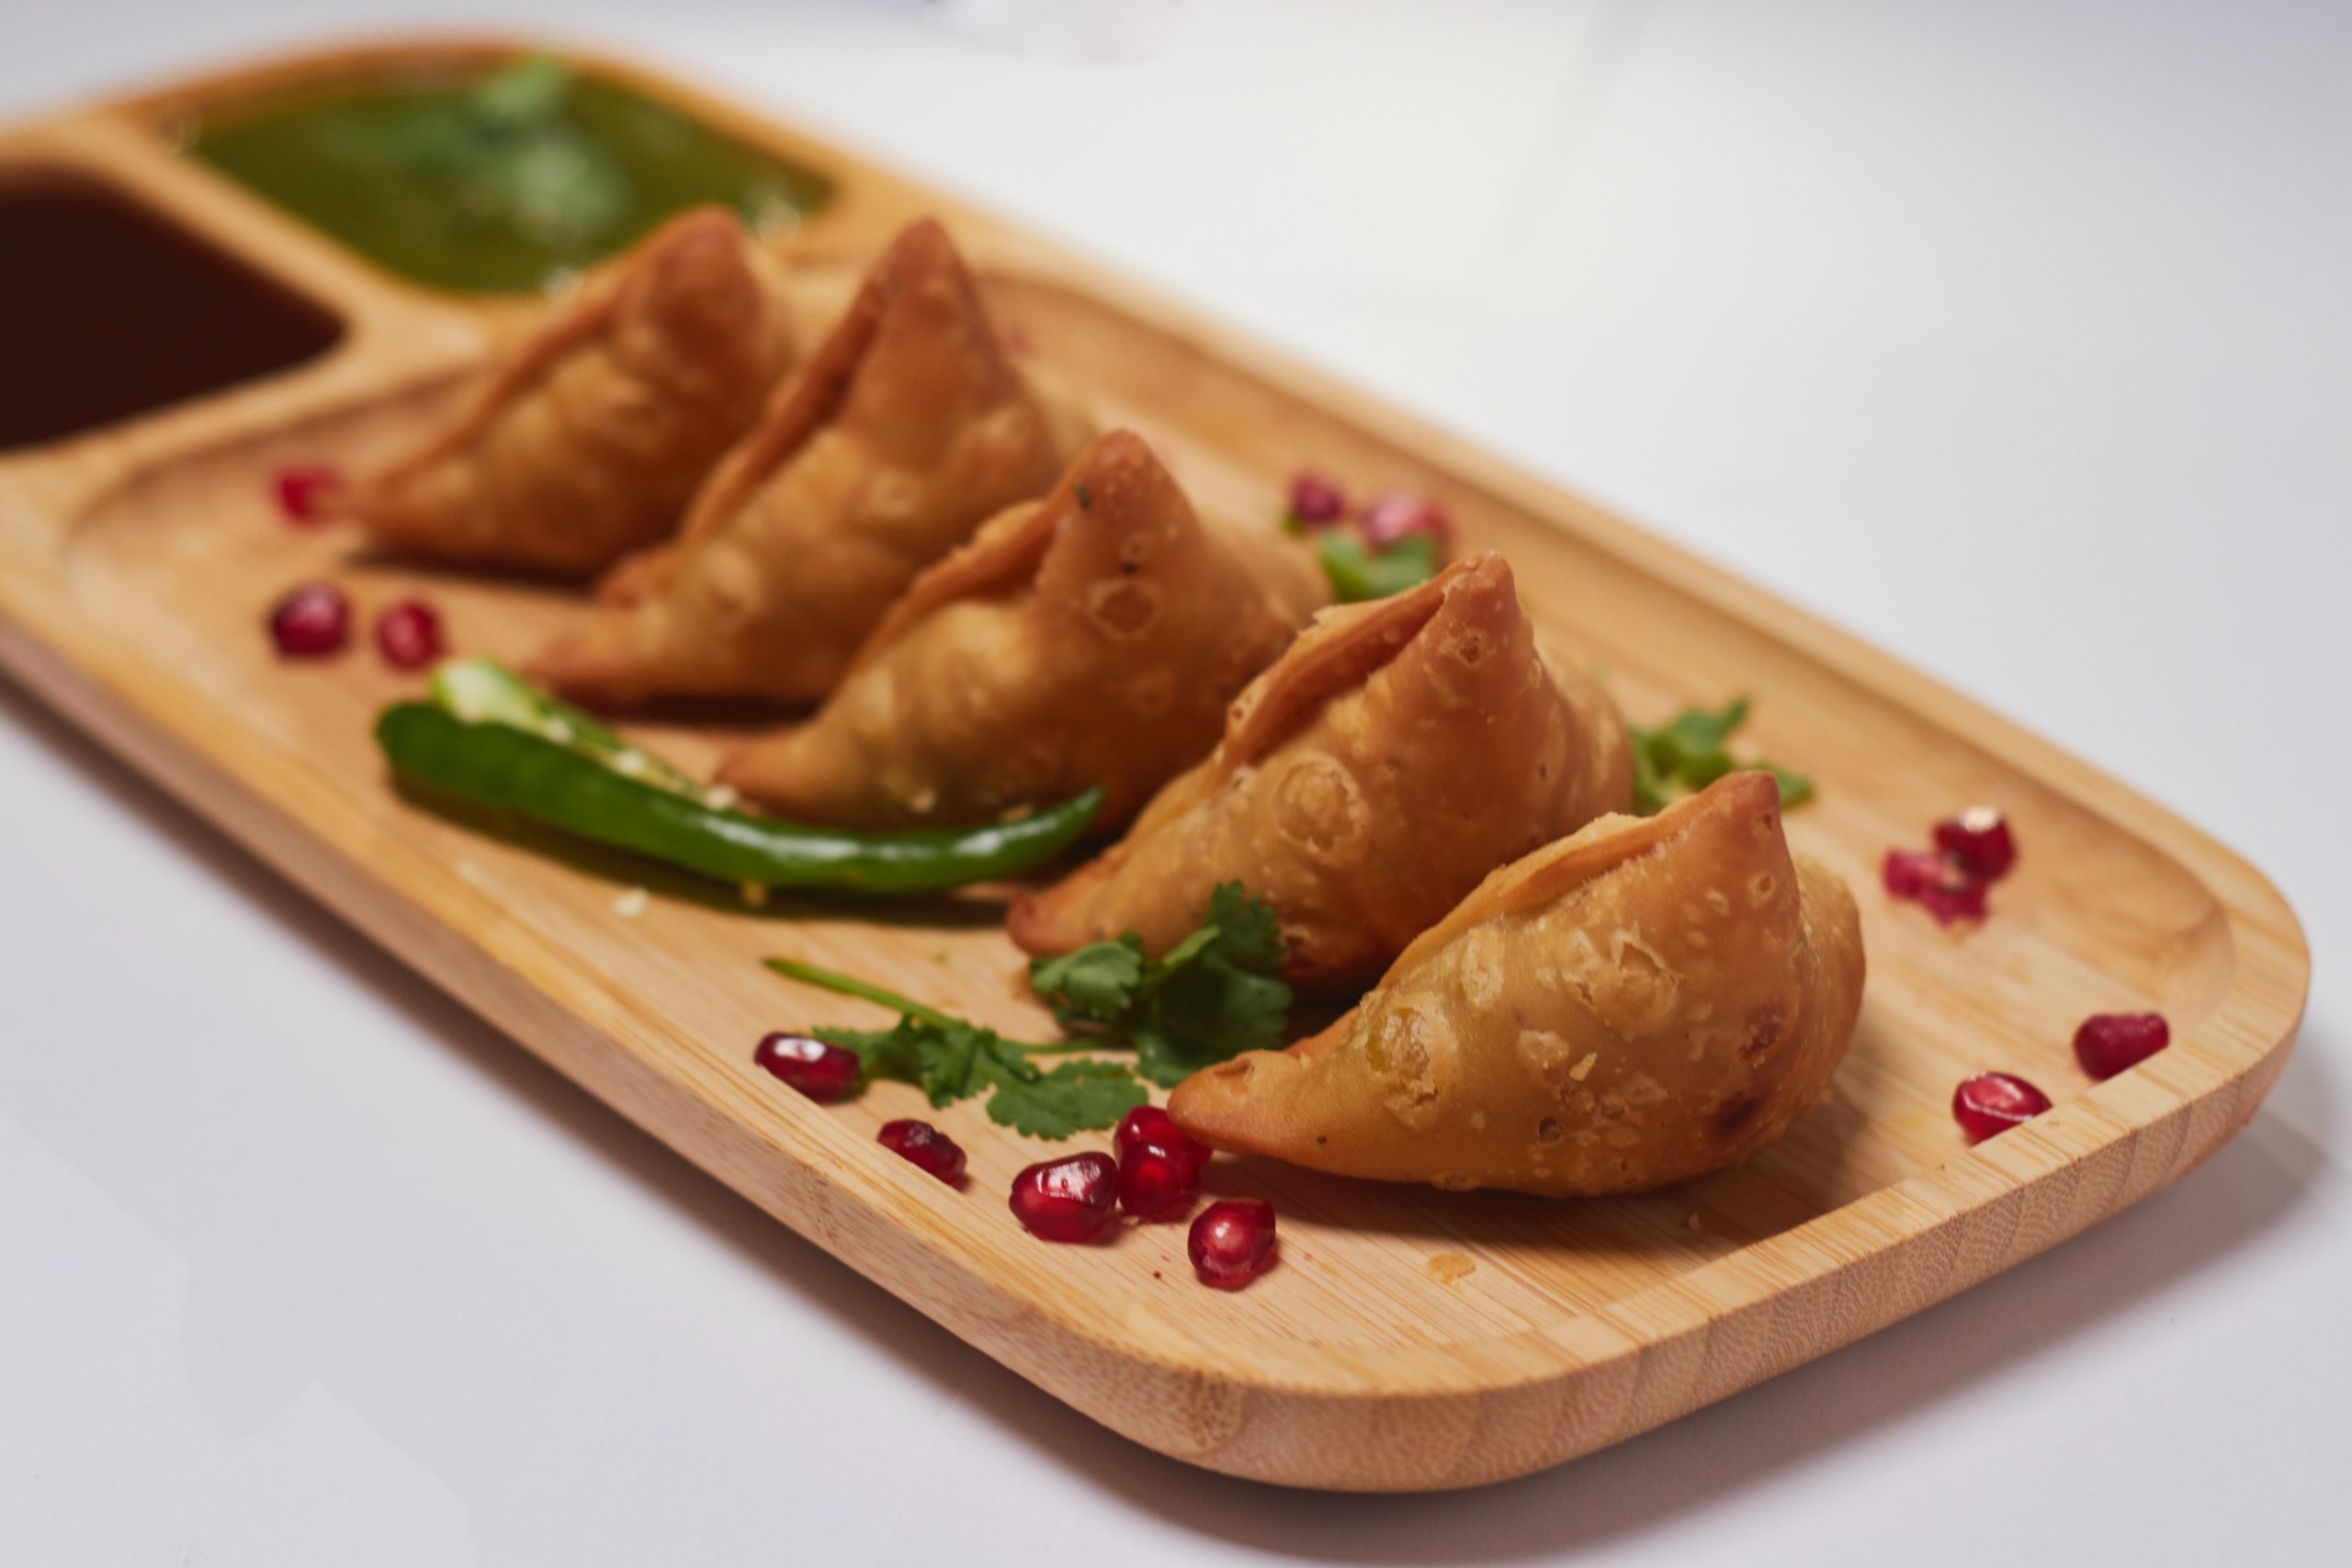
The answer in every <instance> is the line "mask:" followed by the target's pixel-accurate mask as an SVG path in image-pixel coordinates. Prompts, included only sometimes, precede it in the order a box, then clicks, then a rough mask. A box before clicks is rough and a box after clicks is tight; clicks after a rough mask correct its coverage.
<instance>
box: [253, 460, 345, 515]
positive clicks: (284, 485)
mask: <svg viewBox="0 0 2352 1568" xmlns="http://www.w3.org/2000/svg"><path fill="white" fill-rule="evenodd" d="M269 488H270V491H271V493H273V494H274V495H276V496H277V510H278V511H279V512H281V513H285V515H286V520H287V521H288V523H294V524H300V525H309V524H312V523H316V522H317V521H318V520H319V518H320V517H321V515H322V514H323V513H325V511H326V501H327V498H328V497H329V496H331V495H333V494H334V492H335V491H339V490H341V489H342V488H343V473H342V470H340V469H338V468H329V467H327V466H326V465H325V464H323V463H289V464H288V465H287V466H286V467H285V468H280V469H278V470H277V473H275V474H273V475H272V476H270V481H269Z"/></svg>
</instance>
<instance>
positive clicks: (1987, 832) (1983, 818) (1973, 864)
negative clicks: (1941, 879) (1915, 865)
mask: <svg viewBox="0 0 2352 1568" xmlns="http://www.w3.org/2000/svg"><path fill="white" fill-rule="evenodd" d="M1936 848H1938V849H1939V850H1941V851H1943V852H1944V853H1946V854H1948V855H1950V856H1951V858H1952V860H1953V862H1954V863H1956V864H1958V865H1959V867H1960V869H1961V870H1962V871H1964V872H1966V873H1968V874H1969V875H1971V876H1973V877H1974V878H1976V879H1977V880H1978V881H1979V882H1998V881H2000V880H2001V878H2003V877H2005V876H2007V875H2008V874H2009V867H2011V866H2013V865H2015V864H2017V862H2018V846H2017V840H2015V839H2013V838H2011V837H2010V836H2009V823H2008V819H2007V818H2005V817H2003V816H2002V815H2001V814H2000V813H1999V812H1998V811H1996V810H1995V809H1993V807H1989V806H1972V807H1969V808H1968V809H1967V810H1965V811H1963V812H1962V813H1961V814H1960V815H1959V816H1957V817H1952V818H1946V819H1945V820H1943V821H1941V822H1939V823H1937V824H1936Z"/></svg>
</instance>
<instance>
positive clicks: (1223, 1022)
mask: <svg viewBox="0 0 2352 1568" xmlns="http://www.w3.org/2000/svg"><path fill="white" fill-rule="evenodd" d="M766 963H767V966H768V967H769V968H771V969H773V970H775V972H776V973H777V974H779V975H782V976H786V977H787V978H790V979H794V980H799V981H802V982H804V983H805V984H808V985H811V986H820V987H823V988H824V989H826V990H829V991H833V992H837V993H838V994H840V995H842V996H844V997H856V998H859V999H860V1000H862V1001H869V1002H876V1003H879V1004H880V1005H881V1006H883V1007H886V1008H890V1009H893V1010H896V1011H897V1013H898V1014H899V1021H898V1022H896V1023H894V1024H891V1025H890V1026H889V1027H888V1028H887V1029H845V1028H842V1027H840V1026H837V1025H828V1026H825V1027H823V1028H818V1029H811V1030H809V1034H811V1035H812V1036H814V1037H815V1038H817V1039H819V1040H822V1041H824V1042H825V1043H827V1044H829V1045H839V1046H840V1047H842V1049H843V1050H845V1051H854V1052H855V1053H857V1059H858V1064H859V1066H860V1067H861V1068H862V1069H863V1072H864V1076H865V1077H867V1078H891V1079H895V1080H896V1081H898V1082H900V1083H910V1084H914V1085H916V1086H918V1087H919V1088H921V1089H922V1091H923V1093H925V1094H926V1095H928V1096H930V1097H931V1102H932V1103H933V1105H939V1106H945V1105H952V1104H954V1103H955V1102H956V1101H957V1100H970V1099H973V1098H974V1097H976V1096H978V1095H980V1094H982V1093H986V1094H987V1095H988V1097H989V1117H990V1118H991V1119H992V1120H994V1121H995V1122H998V1123H1000V1124H1001V1125H1003V1126H1007V1127H1010V1128H1012V1130H1013V1131H1014V1132H1016V1133H1021V1134H1026V1135H1027V1136H1029V1137H1033V1138H1067V1137H1069V1135H1070V1134H1073V1133H1080V1132H1085V1131H1088V1130H1090V1129H1099V1128H1103V1127H1111V1126H1115V1125H1116V1124H1117V1123H1118V1121H1119V1118H1120V1117H1122V1116H1125V1114H1126V1113H1127V1112H1128V1111H1132V1110H1134V1109H1135V1108H1136V1106H1138V1105H1141V1104H1142V1103H1144V1101H1145V1100H1147V1099H1148V1095H1147V1094H1146V1093H1145V1090H1144V1087H1143V1085H1142V1084H1140V1083H1138V1082H1136V1075H1137V1074H1141V1075H1142V1076H1143V1077H1148V1078H1149V1079H1150V1080H1151V1081H1152V1082H1154V1083H1156V1084H1159V1085H1160V1086H1161V1087H1163V1088H1169V1087H1172V1086H1174V1085H1175V1084H1177V1083H1179V1082H1181V1081H1182V1079H1183V1078H1185V1077H1188V1076H1189V1075H1191V1074H1193V1073H1194V1072H1197V1071H1199V1070H1200V1069H1201V1068H1203V1067H1205V1066H1211V1065H1212V1064H1215V1063H1217V1062H1222V1061H1224V1060H1226V1059H1227V1057H1230V1056H1237V1055H1240V1054H1241V1053H1242V1052H1244V1051H1263V1050H1271V1049H1272V1048H1273V1047H1275V1046H1278V1045H1280V1044H1281V1043H1282V1038H1283V1022H1284V1021H1285V1019H1286V1018H1287V1017H1288V1015H1289V1012H1290V987H1288V986H1286V985H1284V984H1283V981H1282V979H1281V972H1282V963H1283V939H1282V931H1281V928H1280V927H1279V926H1277V925H1276V924H1275V922H1274V916H1273V911H1272V910H1271V909H1269V908H1267V907H1266V906H1265V905H1264V904H1262V903H1260V902H1259V901H1258V900H1256V899H1254V898H1252V897H1250V896H1249V895H1248V894H1247V893H1245V892H1243V891H1242V888H1241V884H1239V883H1238V882H1228V883H1226V884H1225V885H1224V886H1220V887H1218V888H1217V889H1216V891H1215V892H1214V893H1212V894H1211V895H1210V897H1209V919H1208V924H1206V925H1204V926H1203V927H1202V928H1201V929H1200V930H1199V931H1194V932H1193V934H1192V935H1191V936H1188V937H1186V938H1185V939H1184V940H1183V941H1182V942H1178V943H1177V944H1176V946H1175V947H1174V948H1173V949H1172V950H1170V952H1169V953H1168V955H1167V956H1166V957H1164V958H1150V957H1147V956H1146V955H1145V953H1144V950H1143V941H1142V939H1141V938H1140V937H1137V936H1136V935H1134V934H1133V933H1129V934H1128V935H1125V936H1123V937H1121V938H1119V939H1118V940H1117V941H1116V942H1095V943H1093V944H1092V945H1091V946H1088V947H1081V948H1080V949H1078V950H1077V951H1076V952H1074V953H1063V954H1062V955H1060V956H1059V957H1057V958H1040V959H1038V960H1037V961H1036V962H1035V963H1034V964H1031V965H1030V966H1029V977H1030V984H1031V985H1032V986H1033V987H1035V989H1036V992H1037V994H1038V995H1039V996H1040V997H1042V998H1045V999H1046V1003H1047V1005H1049V1006H1050V1007H1052V1009H1053V1010H1054V1017H1055V1018H1056V1019H1057V1021H1060V1022H1061V1023H1062V1024H1063V1025H1064V1026H1066V1027H1068V1026H1072V1025H1076V1026H1080V1027H1083V1028H1084V1029H1086V1030H1087V1031H1088V1032H1087V1033H1085V1034H1082V1035H1080V1037H1079V1038H1077V1039H1074V1040H1064V1041H1057V1042H1056V1043H1051V1044H1040V1043H1034V1042H1030V1041H1023V1040H1007V1039H1005V1038H1004V1037H1003V1036H1002V1035H1001V1034H999V1033H997V1032H996V1031H994V1030H992V1029H986V1028H983V1027H981V1026H980V1025H979V1024H977V1023H974V1022H972V1021H970V1020H968V1019H961V1018H957V1017H956V1016H955V1015H954V1014H952V1013H944V1012H942V1011H940V1010H938V1009H937V1008H934V1007H931V1006H928V1005H926V1004H925V1003H922V1002H919V1001H917V1000H915V999H914V998H912V997H908V996H902V995H900V994H899V992H897V991H893V990H891V989H889V988H888V987H884V986H877V985H875V984H874V983H873V982H872V981H869V980H860V979H858V978H856V977H855V976H850V975H843V974H841V973H840V972H838V971H836V970H832V969H827V968H824V967H822V966H820V965H819V964H802V963H798V962H797V961H795V960H793V959H789V958H771V959H768V960H766ZM1122 1041H1125V1042H1127V1043H1132V1044H1133V1045H1134V1046H1135V1051H1136V1060H1135V1066H1133V1068H1130V1067H1129V1066H1127V1064H1125V1063H1124V1062H1104V1061H1099V1060H1094V1061H1070V1062H1063V1063H1060V1064H1058V1065H1057V1066H1053V1067H1050V1068H1048V1067H1041V1066H1038V1065H1037V1062H1036V1060H1035V1058H1037V1057H1040V1056H1072V1055H1081V1054H1091V1053H1094V1052H1099V1051H1102V1050H1105V1049H1108V1048H1111V1047H1114V1046H1115V1045H1117V1044H1118V1043H1120V1042H1122Z"/></svg>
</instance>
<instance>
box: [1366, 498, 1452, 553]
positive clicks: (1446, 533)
mask: <svg viewBox="0 0 2352 1568" xmlns="http://www.w3.org/2000/svg"><path fill="white" fill-rule="evenodd" d="M1357 526H1358V527H1359V528H1360V529H1361V530H1362V531H1363V542H1364V543H1365V544H1367V545H1369V546H1371V547H1373V548H1374V549H1375V550H1385V549H1388V548H1391V547H1394V546H1397V545H1401V544H1403V543H1404V542H1405V541H1406V540H1408V539H1411V538H1416V537H1419V536H1422V535H1427V536H1429V537H1430V538H1432V539H1435V540H1436V541H1437V542H1438V543H1439V544H1440V545H1443V544H1444V543H1445V542H1446V541H1447V540H1448V539H1451V538H1452V537H1453V523H1452V522H1451V521H1450V520H1449V519H1448V518H1447V517H1446V515H1445V513H1444V511H1443V510H1442V508H1441V507H1439V505H1438V503H1437V502H1434V501H1430V500H1429V499H1428V498H1427V497H1425V496H1419V495H1406V494H1403V493H1402V492H1397V491H1392V492H1391V493H1389V494H1387V495H1384V496H1382V497H1380V499H1378V500H1377V501H1374V502H1373V503H1372V504H1371V505H1370V506H1367V507H1365V508H1364V509H1363V522H1362V523H1361V524H1359V525H1357Z"/></svg>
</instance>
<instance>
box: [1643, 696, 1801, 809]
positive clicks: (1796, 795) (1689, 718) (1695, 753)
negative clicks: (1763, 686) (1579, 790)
mask: <svg viewBox="0 0 2352 1568" xmlns="http://www.w3.org/2000/svg"><path fill="white" fill-rule="evenodd" d="M1747 712H1748V702H1747V698H1746V697H1735V698H1733V699H1732V700H1731V701H1730V702H1728V703H1726V704H1724V705H1723V707H1722V708H1720V709H1715V710H1709V709H1707V708H1697V707H1688V708H1684V709H1683V710H1682V711H1681V712H1680V713H1678V714H1676V715H1675V716H1673V717H1672V718H1671V719H1669V720H1668V721H1667V723H1666V724H1665V725H1664V726H1662V727H1661V728H1657V729H1645V728H1642V727H1641V726H1640V725H1638V724H1629V725H1627V726H1626V727H1625V729H1626V733H1627V735H1628V736H1629V737H1630V739H1632V741H1633V749H1634V810H1635V811H1637V812H1639V813H1640V814H1641V815H1643V816H1645V817H1647V816H1649V815H1651V814H1652V813H1653V812H1657V811H1660V810H1663V809H1665V807H1666V805H1667V803H1668V801H1670V800H1672V799H1674V798H1675V797H1676V796H1677V795H1687V794H1690V793H1691V792H1693V791H1696V790H1702V789H1704V788H1706V787H1707V786H1708V785H1709V784H1713V783H1714V782H1715V781H1716V780H1717V779H1719V778H1722V777H1723V776H1724V774H1725V773H1732V772H1735V771H1736V770H1738V769H1740V768H1761V769H1764V770H1765V771H1766V772H1768V773H1770V774H1771V775H1772V778H1773V781H1774V782H1775V783H1776V784H1779V785H1780V786H1781V806H1782V807H1793V806H1802V805H1804V803H1805V802H1806V801H1808V800H1811V799H1812V798H1813V796H1814V787H1813V781H1812V780H1811V779H1808V778H1806V777H1805V776H1804V774H1802V773H1791V772H1790V771H1789V770H1788V769H1786V768H1782V767H1778V766H1776V765H1774V764H1773V763H1770V762H1762V761H1758V762H1742V761H1738V760H1736V758H1734V757H1733V756H1732V754H1731V751H1730V750H1729V742H1730V740H1731V738H1732V736H1733V734H1734V733H1736V731H1737V730H1738V728H1739V727H1740V726H1741V725H1743V724H1745V723H1747Z"/></svg>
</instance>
